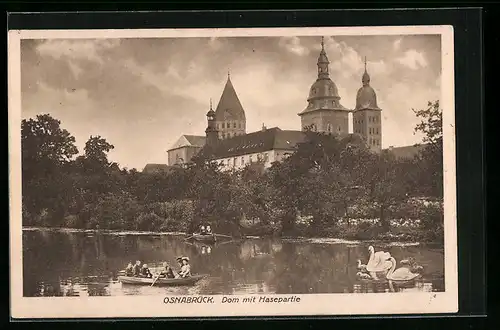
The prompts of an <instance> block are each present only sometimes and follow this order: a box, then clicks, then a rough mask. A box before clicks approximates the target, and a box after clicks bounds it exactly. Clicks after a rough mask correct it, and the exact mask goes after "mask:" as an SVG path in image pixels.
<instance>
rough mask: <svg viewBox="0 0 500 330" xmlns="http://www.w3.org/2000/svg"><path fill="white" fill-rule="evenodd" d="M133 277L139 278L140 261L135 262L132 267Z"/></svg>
mask: <svg viewBox="0 0 500 330" xmlns="http://www.w3.org/2000/svg"><path fill="white" fill-rule="evenodd" d="M132 275H133V276H141V261H140V260H137V261H136V262H135V265H134V267H132Z"/></svg>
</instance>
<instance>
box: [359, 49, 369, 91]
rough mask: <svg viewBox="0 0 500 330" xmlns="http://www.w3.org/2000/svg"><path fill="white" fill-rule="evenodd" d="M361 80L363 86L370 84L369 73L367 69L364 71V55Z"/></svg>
mask: <svg viewBox="0 0 500 330" xmlns="http://www.w3.org/2000/svg"><path fill="white" fill-rule="evenodd" d="M361 82H362V83H363V86H368V85H369V84H370V75H369V74H368V71H366V56H365V72H364V73H363V78H361Z"/></svg>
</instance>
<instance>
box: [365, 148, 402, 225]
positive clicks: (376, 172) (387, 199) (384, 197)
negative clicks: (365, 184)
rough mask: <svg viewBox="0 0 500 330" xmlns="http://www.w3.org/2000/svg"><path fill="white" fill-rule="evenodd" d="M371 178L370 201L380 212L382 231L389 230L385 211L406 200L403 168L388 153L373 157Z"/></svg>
mask: <svg viewBox="0 0 500 330" xmlns="http://www.w3.org/2000/svg"><path fill="white" fill-rule="evenodd" d="M374 158H375V159H374V160H373V162H372V164H373V167H372V170H373V171H372V177H371V180H370V181H369V190H370V196H371V199H372V200H373V201H374V202H375V203H376V205H378V207H379V210H380V224H381V227H382V229H383V230H384V231H388V230H389V228H390V223H389V219H388V217H387V214H386V211H387V210H388V209H389V208H390V207H391V206H392V205H396V204H400V203H401V202H403V201H405V200H407V198H408V190H407V188H408V187H407V186H406V185H405V183H404V180H403V176H404V169H405V167H404V166H401V164H400V163H399V162H398V161H397V160H396V159H395V158H394V156H392V155H390V154H389V153H385V152H384V153H382V154H381V155H374Z"/></svg>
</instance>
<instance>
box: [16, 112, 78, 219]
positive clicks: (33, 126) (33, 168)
mask: <svg viewBox="0 0 500 330" xmlns="http://www.w3.org/2000/svg"><path fill="white" fill-rule="evenodd" d="M21 148H22V177H23V180H22V185H23V207H24V208H25V209H26V211H27V214H30V215H31V216H34V217H36V218H38V215H39V214H40V213H41V212H42V211H43V210H44V209H45V210H48V211H49V212H48V213H49V218H50V217H52V218H57V219H56V220H57V221H60V220H61V218H62V216H63V215H64V210H65V208H66V206H67V203H66V202H67V201H68V198H69V197H70V196H71V195H70V194H68V191H66V189H68V188H70V187H71V185H70V184H69V181H68V180H69V179H70V178H69V177H68V176H67V175H65V173H66V172H67V167H68V166H67V165H68V164H69V163H70V162H71V160H72V158H73V156H74V155H76V154H77V153H78V149H77V147H76V146H75V138H74V137H73V136H71V134H70V133H69V132H68V131H67V130H65V129H63V128H61V122H60V121H59V120H57V119H54V118H52V117H51V116H50V115H48V114H42V115H38V116H37V117H36V119H32V118H30V119H28V120H26V119H25V120H23V121H22V122H21ZM67 197H68V198H67ZM31 220H33V219H31ZM52 220H53V219H52ZM52 220H50V219H49V220H47V221H52ZM26 221H30V220H29V219H26ZM37 221H38V220H37ZM40 221H42V222H43V223H37V224H38V225H40V224H42V225H43V224H45V225H46V224H47V223H45V220H40Z"/></svg>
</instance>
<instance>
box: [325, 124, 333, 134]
mask: <svg viewBox="0 0 500 330" xmlns="http://www.w3.org/2000/svg"><path fill="white" fill-rule="evenodd" d="M326 130H327V131H328V133H330V132H331V131H332V125H331V124H328V125H326Z"/></svg>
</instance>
